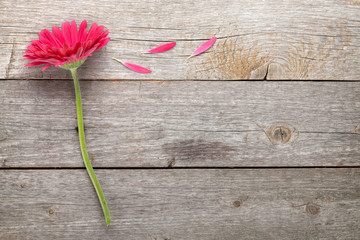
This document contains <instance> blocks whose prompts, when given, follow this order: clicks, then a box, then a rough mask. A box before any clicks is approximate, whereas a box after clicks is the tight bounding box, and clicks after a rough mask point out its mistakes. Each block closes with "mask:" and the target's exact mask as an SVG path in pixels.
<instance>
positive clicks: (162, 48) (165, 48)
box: [147, 42, 176, 53]
mask: <svg viewBox="0 0 360 240" xmlns="http://www.w3.org/2000/svg"><path fill="white" fill-rule="evenodd" d="M175 45H176V42H172V43H166V44H163V45H160V46H158V47H156V48H153V49H151V50H149V51H147V53H161V52H166V51H169V50H170V49H172V48H173V47H175Z"/></svg>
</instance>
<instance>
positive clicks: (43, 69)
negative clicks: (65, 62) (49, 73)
mask: <svg viewBox="0 0 360 240" xmlns="http://www.w3.org/2000/svg"><path fill="white" fill-rule="evenodd" d="M51 65H52V64H49V65H46V66H45V67H43V68H42V71H45V69H47V68H48V67H50V66H51Z"/></svg>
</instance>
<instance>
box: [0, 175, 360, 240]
mask: <svg viewBox="0 0 360 240" xmlns="http://www.w3.org/2000/svg"><path fill="white" fill-rule="evenodd" d="M96 173H97V175H98V177H99V179H100V182H101V184H102V186H103V189H104V192H105V195H106V197H107V200H108V203H109V208H110V211H111V215H112V223H111V224H110V226H109V227H108V228H106V226H105V223H104V220H103V216H102V211H101V207H100V205H99V203H98V200H97V197H96V194H95V191H94V190H93V188H92V186H91V182H90V180H89V178H88V176H87V174H86V172H85V170H84V171H82V170H41V171H39V170H36V171H12V170H3V171H2V172H1V175H0V190H1V191H0V199H1V201H0V213H1V215H0V239H39V240H40V239H58V238H61V239H129V240H132V239H134V240H135V239H141V240H144V239H149V240H150V239H151V240H153V239H161V240H163V239H229V240H231V239H357V238H358V236H359V235H360V221H359V219H360V204H359V203H360V194H359V193H360V184H359V183H360V181H359V180H360V170H359V169H268V170H265V169H263V170H250V169H248V170H245V169H243V170H239V169H238V170H229V169H217V170H216V169H208V170H205V169H202V170H200V169H198V170H190V169H177V170H96Z"/></svg>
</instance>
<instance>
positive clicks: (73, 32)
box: [70, 20, 78, 46]
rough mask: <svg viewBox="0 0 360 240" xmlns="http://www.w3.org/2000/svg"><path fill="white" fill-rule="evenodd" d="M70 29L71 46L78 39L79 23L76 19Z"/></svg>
mask: <svg viewBox="0 0 360 240" xmlns="http://www.w3.org/2000/svg"><path fill="white" fill-rule="evenodd" d="M70 31H71V46H74V45H75V44H76V43H77V41H78V33H77V25H76V22H75V21H74V20H72V22H71V25H70Z"/></svg>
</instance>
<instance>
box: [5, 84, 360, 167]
mask: <svg viewBox="0 0 360 240" xmlns="http://www.w3.org/2000/svg"><path fill="white" fill-rule="evenodd" d="M80 85H81V89H82V97H83V110H84V117H85V119H84V122H85V128H86V130H85V131H86V137H87V144H88V150H89V154H90V157H91V159H92V161H93V165H94V166H95V167H187V166H210V167H221V166H250V167H251V166H359V160H360V144H359V143H360V134H359V133H360V122H359V121H360V112H359V109H360V87H359V85H360V83H358V82H343V83H341V84H340V83H338V82H266V81H263V82H247V81H244V82H241V81H236V82H234V81H232V82H231V81H222V82H221V81H212V82H211V81H210V82H203V81H197V82H190V81H175V82H171V81H170V82H148V81H146V82H135V81H115V82H110V81H81V83H80ZM0 115H1V118H0V165H1V166H2V167H3V168H8V167H82V166H83V163H82V160H81V156H80V150H79V143H78V136H77V132H76V126H77V123H76V110H75V97H74V89H73V83H72V81H71V80H69V81H58V80H52V81H51V80H49V81H42V80H31V81H12V80H8V81H0Z"/></svg>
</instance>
